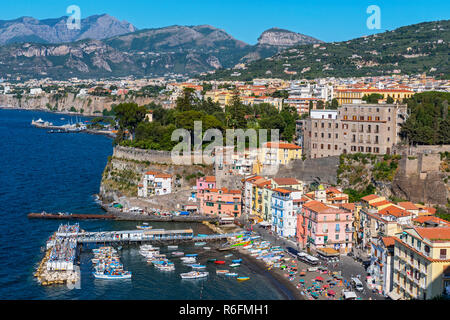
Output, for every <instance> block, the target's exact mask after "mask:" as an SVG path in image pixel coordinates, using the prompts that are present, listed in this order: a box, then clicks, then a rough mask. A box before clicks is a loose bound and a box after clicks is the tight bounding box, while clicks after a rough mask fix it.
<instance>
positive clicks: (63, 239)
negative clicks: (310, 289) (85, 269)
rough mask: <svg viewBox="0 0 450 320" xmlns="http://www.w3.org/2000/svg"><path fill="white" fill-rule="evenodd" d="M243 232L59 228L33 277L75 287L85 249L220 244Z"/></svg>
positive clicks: (77, 226) (49, 241)
mask: <svg viewBox="0 0 450 320" xmlns="http://www.w3.org/2000/svg"><path fill="white" fill-rule="evenodd" d="M244 234H245V232H244V231H241V232H234V233H222V234H211V235H205V234H201V235H200V234H198V235H194V231H193V230H192V229H181V230H165V229H150V230H125V231H99V232H86V231H84V230H82V229H81V228H80V226H79V224H75V225H69V224H67V225H60V226H59V228H58V230H57V231H56V232H55V233H54V234H53V235H52V236H51V237H50V238H49V240H48V241H47V247H46V254H45V256H44V258H43V259H42V261H41V263H40V264H39V266H38V269H37V271H36V272H35V274H34V276H35V277H36V278H37V279H38V281H39V283H40V284H42V285H53V284H68V283H71V284H75V283H77V282H78V281H80V273H79V268H75V265H76V263H77V262H76V260H77V258H78V256H79V253H80V252H81V251H82V250H83V248H89V247H94V248H95V247H96V246H98V245H103V246H104V245H106V244H110V245H112V244H115V245H122V244H145V243H155V242H156V243H177V242H186V241H194V242H196V241H201V242H204V241H217V240H228V239H229V238H235V237H242V236H243V235H244Z"/></svg>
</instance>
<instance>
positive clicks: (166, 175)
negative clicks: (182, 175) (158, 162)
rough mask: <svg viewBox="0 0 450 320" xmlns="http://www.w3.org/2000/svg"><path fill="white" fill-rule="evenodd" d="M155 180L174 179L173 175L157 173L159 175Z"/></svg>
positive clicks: (156, 175)
mask: <svg viewBox="0 0 450 320" xmlns="http://www.w3.org/2000/svg"><path fill="white" fill-rule="evenodd" d="M155 178H163V179H168V178H172V175H170V174H167V173H157V174H155Z"/></svg>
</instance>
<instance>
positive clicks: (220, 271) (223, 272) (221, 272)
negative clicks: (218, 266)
mask: <svg viewBox="0 0 450 320" xmlns="http://www.w3.org/2000/svg"><path fill="white" fill-rule="evenodd" d="M229 272H230V271H228V270H216V273H217V274H226V273H229Z"/></svg>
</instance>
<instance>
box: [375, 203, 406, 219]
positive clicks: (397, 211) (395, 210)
mask: <svg viewBox="0 0 450 320" xmlns="http://www.w3.org/2000/svg"><path fill="white" fill-rule="evenodd" d="M378 213H379V214H390V215H393V216H394V217H399V216H404V215H409V213H407V212H406V211H405V210H404V209H402V208H399V207H396V206H394V205H390V206H389V207H386V208H384V209H382V210H380V211H379V212H378Z"/></svg>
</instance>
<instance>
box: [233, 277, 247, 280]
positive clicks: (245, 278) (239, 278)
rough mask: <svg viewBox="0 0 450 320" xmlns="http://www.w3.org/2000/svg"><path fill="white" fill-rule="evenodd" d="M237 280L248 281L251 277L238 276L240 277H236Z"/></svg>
mask: <svg viewBox="0 0 450 320" xmlns="http://www.w3.org/2000/svg"><path fill="white" fill-rule="evenodd" d="M236 280H237V281H247V280H250V278H249V277H238V278H236Z"/></svg>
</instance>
